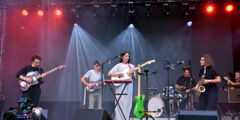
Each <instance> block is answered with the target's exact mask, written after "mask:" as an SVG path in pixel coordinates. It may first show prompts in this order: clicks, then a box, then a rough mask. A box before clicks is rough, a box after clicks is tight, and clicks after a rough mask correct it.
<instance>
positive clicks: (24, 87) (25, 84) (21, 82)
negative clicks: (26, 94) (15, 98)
mask: <svg viewBox="0 0 240 120" xmlns="http://www.w3.org/2000/svg"><path fill="white" fill-rule="evenodd" d="M65 67H66V66H65V65H60V66H58V67H55V68H53V69H51V70H49V71H47V72H44V73H42V74H39V73H38V72H29V73H27V75H26V76H25V77H28V78H31V79H32V82H31V83H28V82H26V81H24V80H21V79H19V81H18V83H19V87H20V89H21V90H22V91H27V90H28V89H29V87H30V86H32V85H36V84H38V83H39V81H38V79H39V78H41V77H42V75H48V74H50V73H52V72H54V71H56V70H61V69H63V68H65Z"/></svg>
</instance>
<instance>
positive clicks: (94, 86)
mask: <svg viewBox="0 0 240 120" xmlns="http://www.w3.org/2000/svg"><path fill="white" fill-rule="evenodd" d="M91 83H94V84H95V85H93V86H92V87H91V88H88V86H86V89H87V91H88V92H94V91H96V90H99V89H101V85H102V82H101V81H96V82H91Z"/></svg>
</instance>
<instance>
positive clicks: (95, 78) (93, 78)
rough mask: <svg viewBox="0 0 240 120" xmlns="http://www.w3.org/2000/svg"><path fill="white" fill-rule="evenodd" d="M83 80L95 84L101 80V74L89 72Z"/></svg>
mask: <svg viewBox="0 0 240 120" xmlns="http://www.w3.org/2000/svg"><path fill="white" fill-rule="evenodd" d="M84 77H85V78H87V79H89V81H90V82H97V81H100V80H101V73H100V72H99V73H96V72H95V71H94V70H89V71H88V72H87V73H86V74H85V75H84Z"/></svg>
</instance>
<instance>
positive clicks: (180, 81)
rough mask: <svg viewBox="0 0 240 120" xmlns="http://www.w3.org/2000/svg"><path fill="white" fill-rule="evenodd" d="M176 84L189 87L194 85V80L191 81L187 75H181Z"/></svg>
mask: <svg viewBox="0 0 240 120" xmlns="http://www.w3.org/2000/svg"><path fill="white" fill-rule="evenodd" d="M176 84H178V85H179V86H185V87H186V89H189V88H190V87H192V88H193V87H194V86H195V85H196V81H195V80H192V82H191V79H190V78H189V77H184V76H181V77H179V78H178V80H177V82H176Z"/></svg>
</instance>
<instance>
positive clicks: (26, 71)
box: [16, 65, 43, 85]
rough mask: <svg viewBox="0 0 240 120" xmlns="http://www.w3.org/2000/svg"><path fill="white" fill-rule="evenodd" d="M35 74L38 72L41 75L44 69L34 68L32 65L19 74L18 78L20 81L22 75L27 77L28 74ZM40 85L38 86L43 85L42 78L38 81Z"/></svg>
mask: <svg viewBox="0 0 240 120" xmlns="http://www.w3.org/2000/svg"><path fill="white" fill-rule="evenodd" d="M33 72H38V73H39V74H42V73H43V69H42V68H41V67H32V66H31V65H27V66H25V67H24V68H22V69H21V70H20V71H18V72H17V74H16V77H17V78H18V79H19V77H20V75H23V76H26V75H27V74H31V73H33ZM38 81H39V83H38V84H37V85H40V84H42V82H41V78H39V79H38Z"/></svg>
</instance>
